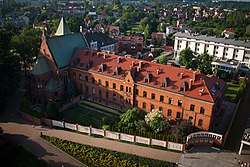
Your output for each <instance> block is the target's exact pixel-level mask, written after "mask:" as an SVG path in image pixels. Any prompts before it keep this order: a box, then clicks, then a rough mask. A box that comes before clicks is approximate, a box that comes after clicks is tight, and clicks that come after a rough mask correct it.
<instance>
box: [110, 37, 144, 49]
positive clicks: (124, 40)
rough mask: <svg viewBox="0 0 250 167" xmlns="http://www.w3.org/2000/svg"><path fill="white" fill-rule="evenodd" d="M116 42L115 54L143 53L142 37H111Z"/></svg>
mask: <svg viewBox="0 0 250 167" xmlns="http://www.w3.org/2000/svg"><path fill="white" fill-rule="evenodd" d="M111 38H113V39H115V40H116V41H118V43H117V45H116V50H115V52H116V53H137V52H142V51H143V37H141V36H132V35H130V36H124V35H121V36H111Z"/></svg>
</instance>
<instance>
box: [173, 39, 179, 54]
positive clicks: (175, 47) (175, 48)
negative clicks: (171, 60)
mask: <svg viewBox="0 0 250 167" xmlns="http://www.w3.org/2000/svg"><path fill="white" fill-rule="evenodd" d="M177 45H178V39H175V40H174V50H175V51H177Z"/></svg>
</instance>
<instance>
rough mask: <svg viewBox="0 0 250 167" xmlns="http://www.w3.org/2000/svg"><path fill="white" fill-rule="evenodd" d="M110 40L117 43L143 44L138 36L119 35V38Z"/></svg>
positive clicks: (115, 37)
mask: <svg viewBox="0 0 250 167" xmlns="http://www.w3.org/2000/svg"><path fill="white" fill-rule="evenodd" d="M110 37H111V38H114V39H115V40H117V41H132V42H143V37H139V36H132V35H130V36H124V35H119V36H110Z"/></svg>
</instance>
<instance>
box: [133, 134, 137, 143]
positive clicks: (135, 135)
mask: <svg viewBox="0 0 250 167" xmlns="http://www.w3.org/2000/svg"><path fill="white" fill-rule="evenodd" d="M136 137H137V136H136V135H134V143H135V142H136Z"/></svg>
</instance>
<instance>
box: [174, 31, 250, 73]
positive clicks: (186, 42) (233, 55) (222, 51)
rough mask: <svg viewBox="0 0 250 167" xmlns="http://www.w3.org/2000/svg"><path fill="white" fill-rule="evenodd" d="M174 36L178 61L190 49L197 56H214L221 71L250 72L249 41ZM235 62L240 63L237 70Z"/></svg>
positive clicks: (185, 35) (200, 36)
mask: <svg viewBox="0 0 250 167" xmlns="http://www.w3.org/2000/svg"><path fill="white" fill-rule="evenodd" d="M174 36H175V43H174V51H175V52H174V54H175V57H176V59H178V57H179V54H180V52H181V51H182V50H183V49H186V48H190V49H191V50H192V51H193V52H194V53H195V54H197V55H198V54H202V53H204V52H207V53H208V54H209V55H211V56H213V57H214V61H215V62H217V67H218V68H219V69H221V70H225V71H226V70H227V71H231V72H236V71H237V69H242V70H248V68H249V67H250V62H249V60H250V42H248V41H236V40H233V39H225V38H217V37H213V36H206V35H195V34H189V33H181V32H178V33H176V34H174ZM220 62H222V63H220ZM235 62H238V65H236V66H237V68H235V67H236V66H235ZM215 64H216V63H214V65H215ZM225 64H226V66H225ZM214 67H215V66H214Z"/></svg>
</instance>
